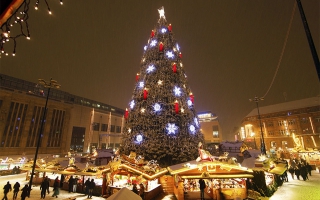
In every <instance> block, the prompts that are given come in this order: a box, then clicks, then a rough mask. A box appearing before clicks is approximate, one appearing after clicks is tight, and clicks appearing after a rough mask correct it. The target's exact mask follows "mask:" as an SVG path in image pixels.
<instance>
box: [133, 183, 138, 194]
mask: <svg viewBox="0 0 320 200" xmlns="http://www.w3.org/2000/svg"><path fill="white" fill-rule="evenodd" d="M132 192H134V193H136V194H139V191H138V188H137V185H136V184H135V183H134V184H133V186H132Z"/></svg>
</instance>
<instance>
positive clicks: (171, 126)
mask: <svg viewBox="0 0 320 200" xmlns="http://www.w3.org/2000/svg"><path fill="white" fill-rule="evenodd" d="M166 129H167V132H168V134H175V133H177V132H178V127H177V126H176V125H175V124H171V123H168V124H167V127H166Z"/></svg>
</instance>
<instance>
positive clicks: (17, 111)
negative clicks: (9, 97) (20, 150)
mask: <svg viewBox="0 0 320 200" xmlns="http://www.w3.org/2000/svg"><path fill="white" fill-rule="evenodd" d="M27 109H28V105H27V104H23V103H17V102H11V105H10V110H9V112H8V118H7V121H6V126H5V129H4V131H3V134H2V138H1V143H0V147H19V146H20V139H21V137H22V130H23V125H24V120H25V116H26V112H27Z"/></svg>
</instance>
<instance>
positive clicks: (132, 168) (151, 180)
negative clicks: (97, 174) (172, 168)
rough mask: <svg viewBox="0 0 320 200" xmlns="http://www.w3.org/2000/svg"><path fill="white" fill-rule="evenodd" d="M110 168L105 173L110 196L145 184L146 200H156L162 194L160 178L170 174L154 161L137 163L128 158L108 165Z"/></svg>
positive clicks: (123, 157) (121, 158)
mask: <svg viewBox="0 0 320 200" xmlns="http://www.w3.org/2000/svg"><path fill="white" fill-rule="evenodd" d="M108 165H109V166H110V167H109V168H108V169H106V170H105V171H104V173H107V174H108V178H107V179H108V180H109V181H108V182H109V183H108V189H109V195H112V194H114V193H116V192H118V191H119V190H120V189H121V188H123V187H126V188H128V189H129V190H132V187H133V184H136V185H137V188H138V190H139V185H140V184H143V186H144V188H145V193H144V200H151V199H154V197H156V196H157V195H158V194H159V193H160V192H162V188H161V184H160V183H159V177H161V176H163V175H164V174H166V173H167V172H168V170H167V169H166V168H160V167H159V166H158V165H157V164H156V163H155V162H154V161H149V162H147V161H146V162H145V161H141V160H140V161H136V160H135V159H133V158H132V159H130V158H129V157H127V156H124V155H123V156H121V157H118V158H115V159H114V160H112V161H111V162H109V164H108Z"/></svg>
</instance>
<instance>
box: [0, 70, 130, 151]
mask: <svg viewBox="0 0 320 200" xmlns="http://www.w3.org/2000/svg"><path fill="white" fill-rule="evenodd" d="M0 77H1V79H0V155H19V154H20V155H23V154H34V153H35V151H36V147H37V145H38V138H39V134H40V133H42V135H41V139H40V142H39V153H40V154H66V153H67V152H69V151H76V152H90V151H92V149H94V148H113V149H114V148H117V147H118V146H119V145H120V138H121V132H122V127H123V114H124V110H122V109H119V108H116V107H114V106H110V105H107V104H104V103H101V102H97V101H93V100H90V99H86V98H83V97H79V96H75V95H72V94H70V93H67V92H63V91H61V90H55V89H51V90H50V94H49V98H48V103H47V111H46V115H45V117H44V116H43V115H44V109H45V102H46V97H47V89H45V88H44V87H43V86H41V85H39V84H36V83H32V82H28V81H24V80H21V79H17V78H14V77H10V76H7V75H4V74H0Z"/></svg>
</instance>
